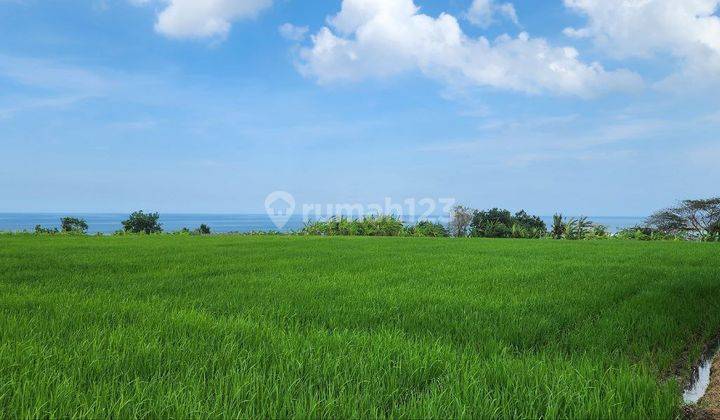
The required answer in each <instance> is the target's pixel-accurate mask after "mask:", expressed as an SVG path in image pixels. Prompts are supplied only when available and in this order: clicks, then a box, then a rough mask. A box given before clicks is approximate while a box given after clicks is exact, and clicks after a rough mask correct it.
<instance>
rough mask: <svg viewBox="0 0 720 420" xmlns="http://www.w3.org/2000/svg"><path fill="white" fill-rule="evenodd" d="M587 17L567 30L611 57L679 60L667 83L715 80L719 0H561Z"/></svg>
mask: <svg viewBox="0 0 720 420" xmlns="http://www.w3.org/2000/svg"><path fill="white" fill-rule="evenodd" d="M564 3H565V6H566V7H568V8H569V9H571V10H574V11H576V12H578V13H579V14H581V15H584V16H586V17H587V19H588V22H587V26H585V27H581V28H566V29H565V30H564V33H565V34H566V35H568V36H571V37H578V38H590V39H592V40H593V41H594V42H595V44H596V45H597V46H598V47H600V48H601V49H602V50H603V51H605V52H606V53H607V54H608V55H609V56H612V57H615V58H621V59H622V58H628V57H640V58H652V57H654V56H658V55H668V54H669V55H671V56H673V57H675V58H676V59H679V61H680V66H681V70H680V73H678V74H676V75H673V76H672V77H671V78H670V79H668V80H667V81H666V82H680V81H685V82H689V81H698V80H699V79H703V78H711V79H714V80H716V81H717V80H719V79H720V17H718V16H717V11H718V7H720V0H652V1H650V0H634V1H628V0H564Z"/></svg>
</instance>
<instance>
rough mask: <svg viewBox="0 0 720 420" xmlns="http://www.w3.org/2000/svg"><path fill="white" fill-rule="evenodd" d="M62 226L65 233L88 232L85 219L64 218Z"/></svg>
mask: <svg viewBox="0 0 720 420" xmlns="http://www.w3.org/2000/svg"><path fill="white" fill-rule="evenodd" d="M60 226H61V229H62V231H63V232H65V233H82V234H85V232H87V230H88V224H87V222H86V221H85V220H84V219H79V218H76V217H63V218H62V219H60Z"/></svg>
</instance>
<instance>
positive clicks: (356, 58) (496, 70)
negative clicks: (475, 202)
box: [298, 0, 642, 97]
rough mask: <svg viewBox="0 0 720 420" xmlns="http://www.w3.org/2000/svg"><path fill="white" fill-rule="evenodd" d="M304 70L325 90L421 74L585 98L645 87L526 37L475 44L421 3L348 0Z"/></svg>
mask: <svg viewBox="0 0 720 420" xmlns="http://www.w3.org/2000/svg"><path fill="white" fill-rule="evenodd" d="M298 68H299V70H300V71H301V72H302V73H303V74H304V75H306V76H307V77H312V78H315V79H316V80H317V81H318V82H319V83H333V82H339V81H359V80H362V79H366V78H378V77H380V78H381V77H389V76H394V75H398V74H402V73H405V72H409V71H414V70H419V71H420V72H421V73H422V74H424V75H426V76H428V77H431V78H434V79H437V80H440V81H442V82H444V83H447V84H450V85H461V86H473V87H491V88H498V89H507V90H514V91H520V92H526V93H531V94H534V93H545V92H548V93H553V94H560V95H577V96H583V97H587V96H593V95H595V94H597V93H598V92H601V91H605V90H612V89H629V88H634V87H637V86H638V85H639V84H641V83H642V82H641V80H640V78H639V77H638V76H637V75H635V74H634V73H631V72H629V71H626V70H620V71H608V70H606V69H604V68H603V67H602V66H601V65H600V64H598V63H584V62H582V61H581V60H580V59H579V54H578V52H577V51H576V50H575V49H573V48H570V47H555V46H552V45H550V44H549V43H548V42H547V41H546V40H544V39H542V38H531V37H530V36H529V35H528V34H526V33H521V34H519V35H518V36H517V37H511V36H509V35H503V36H501V37H499V38H497V39H495V40H492V41H491V40H488V39H487V38H485V37H478V38H472V37H469V36H467V35H466V34H465V33H464V32H463V30H462V29H461V27H460V25H459V23H458V21H457V19H456V18H455V17H454V16H451V15H449V14H446V13H443V14H441V15H440V16H438V17H432V16H428V15H425V14H422V13H420V11H419V8H418V7H417V6H416V5H415V4H414V2H413V0H343V2H342V7H341V10H340V12H339V13H338V14H337V15H335V16H332V17H329V18H328V26H326V27H324V28H322V29H321V30H320V31H319V32H317V33H316V34H314V35H313V36H312V44H311V45H310V46H308V47H305V48H302V49H301V50H300V60H299V63H298Z"/></svg>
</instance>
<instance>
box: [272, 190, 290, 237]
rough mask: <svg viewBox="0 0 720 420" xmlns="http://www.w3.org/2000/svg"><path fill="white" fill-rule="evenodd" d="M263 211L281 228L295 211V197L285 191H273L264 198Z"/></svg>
mask: <svg viewBox="0 0 720 420" xmlns="http://www.w3.org/2000/svg"><path fill="white" fill-rule="evenodd" d="M265 211H266V212H267V214H268V216H270V220H272V222H273V223H274V224H275V226H277V228H278V229H280V230H282V229H283V228H284V227H285V225H287V223H288V222H289V221H290V217H292V215H293V213H294V212H295V198H294V197H293V196H292V194H290V193H289V192H286V191H275V192H273V193H270V195H268V196H267V198H266V199H265Z"/></svg>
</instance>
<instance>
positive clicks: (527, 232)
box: [470, 208, 547, 238]
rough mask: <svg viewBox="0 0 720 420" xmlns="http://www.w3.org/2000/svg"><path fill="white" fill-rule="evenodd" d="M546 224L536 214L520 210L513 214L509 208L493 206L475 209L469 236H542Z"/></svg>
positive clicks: (545, 232) (545, 231)
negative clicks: (532, 214)
mask: <svg viewBox="0 0 720 420" xmlns="http://www.w3.org/2000/svg"><path fill="white" fill-rule="evenodd" d="M546 234H547V226H546V225H545V222H543V221H542V220H541V219H540V218H539V217H537V216H531V215H529V214H527V212H525V210H520V211H519V212H517V213H515V214H514V215H513V214H512V213H510V211H509V210H504V209H498V208H493V209H490V210H487V211H475V213H474V215H473V219H472V223H471V229H470V236H475V237H481V238H542V237H544V236H545V235H546Z"/></svg>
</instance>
